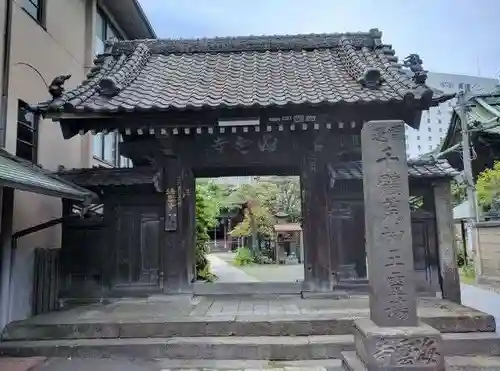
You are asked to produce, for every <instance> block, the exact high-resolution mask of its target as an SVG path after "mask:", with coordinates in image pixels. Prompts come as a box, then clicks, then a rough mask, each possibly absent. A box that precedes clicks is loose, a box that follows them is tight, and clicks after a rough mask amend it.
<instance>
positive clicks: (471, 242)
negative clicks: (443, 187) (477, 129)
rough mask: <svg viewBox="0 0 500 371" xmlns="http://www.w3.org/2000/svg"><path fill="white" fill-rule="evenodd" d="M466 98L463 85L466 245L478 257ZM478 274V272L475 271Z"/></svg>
mask: <svg viewBox="0 0 500 371" xmlns="http://www.w3.org/2000/svg"><path fill="white" fill-rule="evenodd" d="M468 100H469V88H468V86H467V85H465V87H464V90H462V91H460V92H459V93H458V106H459V107H460V123H461V132H462V159H463V164H464V180H465V186H466V190H467V204H468V206H469V213H468V214H469V220H468V223H467V245H468V246H470V247H471V251H472V252H473V253H474V256H477V257H478V254H479V249H478V246H477V241H476V239H475V237H474V234H473V233H472V227H473V225H474V223H475V222H477V221H478V212H477V200H476V189H475V185H474V177H473V174H472V162H471V161H472V160H471V154H470V153H471V151H470V137H469V135H470V132H469V120H468V110H469V107H468ZM478 260H479V259H475V261H476V264H475V265H476V269H477V268H480V264H478V263H477V261H478ZM477 273H478V274H479V273H480V272H477Z"/></svg>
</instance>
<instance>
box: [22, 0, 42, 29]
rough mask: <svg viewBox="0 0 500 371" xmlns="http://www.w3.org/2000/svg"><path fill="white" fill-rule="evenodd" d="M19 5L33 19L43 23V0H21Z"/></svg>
mask: <svg viewBox="0 0 500 371" xmlns="http://www.w3.org/2000/svg"><path fill="white" fill-rule="evenodd" d="M20 3H21V7H22V8H23V9H24V10H25V11H26V13H28V14H29V15H30V16H31V17H32V18H33V19H34V20H35V21H37V22H38V23H40V24H43V23H44V22H43V15H44V14H43V7H44V5H45V4H44V3H45V1H44V0H22V1H21V2H20Z"/></svg>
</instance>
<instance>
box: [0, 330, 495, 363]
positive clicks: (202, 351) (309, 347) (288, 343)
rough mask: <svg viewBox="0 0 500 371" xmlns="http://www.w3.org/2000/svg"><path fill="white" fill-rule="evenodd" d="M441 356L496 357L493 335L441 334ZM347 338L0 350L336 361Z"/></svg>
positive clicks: (349, 342)
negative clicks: (442, 343)
mask: <svg viewBox="0 0 500 371" xmlns="http://www.w3.org/2000/svg"><path fill="white" fill-rule="evenodd" d="M443 342H444V345H443V352H444V354H445V355H446V356H478V355H485V356H500V338H499V337H498V336H497V334H494V333H460V334H443ZM354 348H355V345H354V338H353V336H352V335H321V336H228V337H224V336H222V337H172V338H140V339H139V338H118V339H78V340H38V341H4V342H2V343H0V352H1V354H3V355H6V356H21V357H33V356H44V357H96V358H105V357H112V356H124V357H126V356H130V357H139V358H147V359H150V358H172V359H263V360H304V359H329V358H339V357H340V355H341V352H342V351H348V350H354Z"/></svg>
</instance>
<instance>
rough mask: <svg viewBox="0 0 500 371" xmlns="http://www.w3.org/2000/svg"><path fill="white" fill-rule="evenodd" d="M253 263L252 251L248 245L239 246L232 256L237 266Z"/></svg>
mask: <svg viewBox="0 0 500 371" xmlns="http://www.w3.org/2000/svg"><path fill="white" fill-rule="evenodd" d="M253 263H255V259H254V256H253V254H252V251H251V250H250V249H249V248H248V247H240V248H239V249H238V250H237V251H236V256H235V257H234V264H235V265H237V266H238V267H243V266H245V265H250V264H253Z"/></svg>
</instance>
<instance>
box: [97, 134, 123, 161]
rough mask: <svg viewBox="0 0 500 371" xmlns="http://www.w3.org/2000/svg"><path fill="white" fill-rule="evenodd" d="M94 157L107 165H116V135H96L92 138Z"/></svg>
mask: <svg viewBox="0 0 500 371" xmlns="http://www.w3.org/2000/svg"><path fill="white" fill-rule="evenodd" d="M93 147H94V150H93V152H94V157H95V158H97V159H98V160H100V161H104V162H106V163H108V164H109V165H113V166H117V165H118V137H117V134H116V133H110V134H106V135H104V134H102V133H98V134H96V135H94V138H93Z"/></svg>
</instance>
